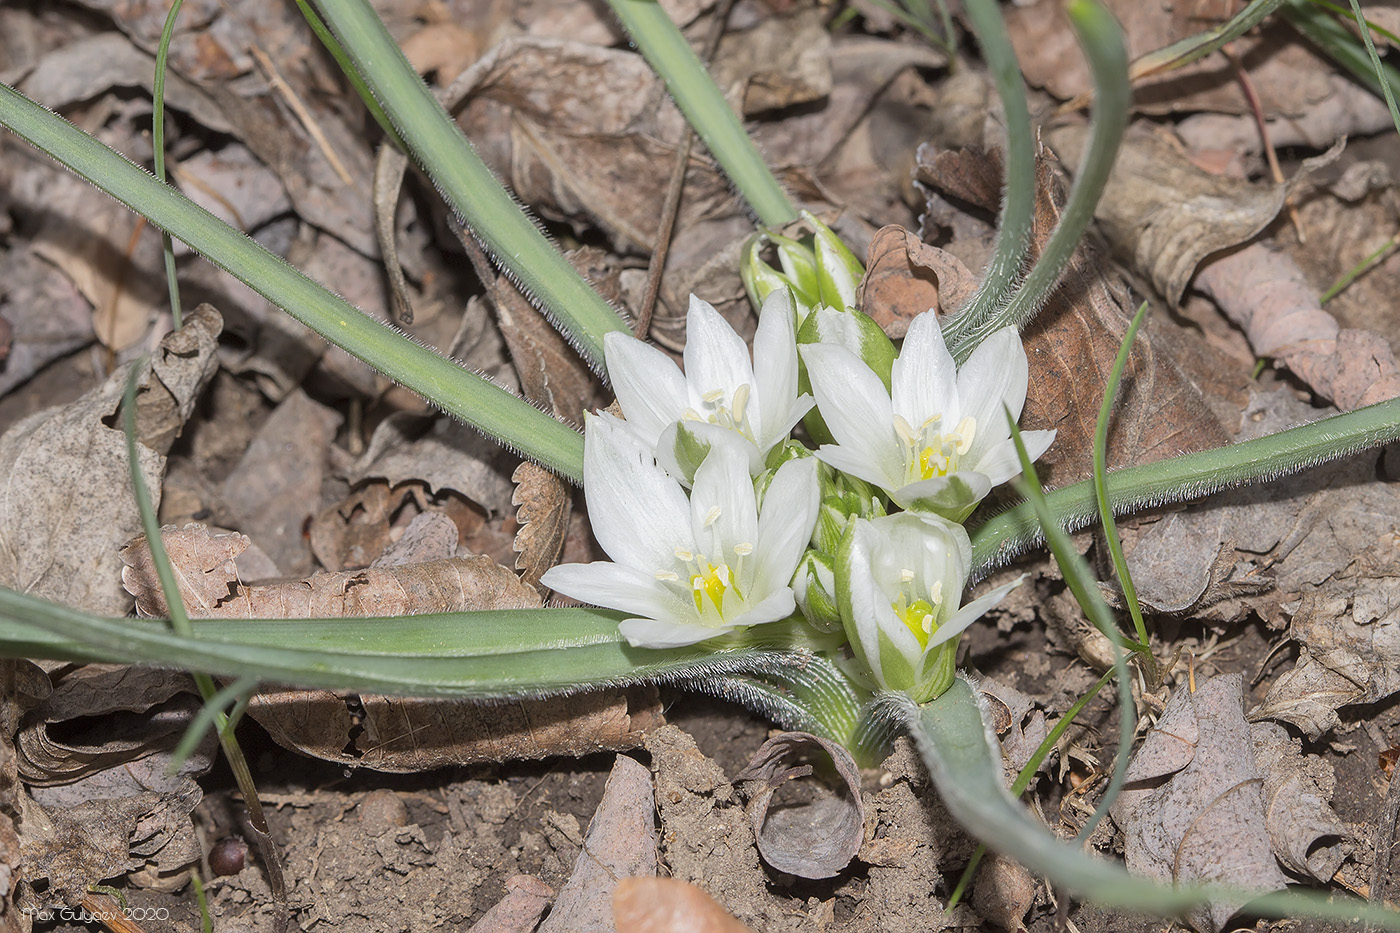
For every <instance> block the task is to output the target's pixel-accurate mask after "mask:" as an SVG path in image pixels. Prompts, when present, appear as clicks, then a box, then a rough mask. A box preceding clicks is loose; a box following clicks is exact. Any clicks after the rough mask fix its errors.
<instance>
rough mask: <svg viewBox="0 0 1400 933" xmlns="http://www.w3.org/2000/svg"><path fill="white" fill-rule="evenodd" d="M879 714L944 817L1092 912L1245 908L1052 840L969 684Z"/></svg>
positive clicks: (1385, 915)
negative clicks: (1007, 779) (1008, 769)
mask: <svg viewBox="0 0 1400 933" xmlns="http://www.w3.org/2000/svg"><path fill="white" fill-rule="evenodd" d="M885 709H886V710H887V711H888V714H889V715H892V716H894V717H895V718H897V719H898V720H899V721H900V722H902V723H903V724H904V725H905V726H906V727H907V728H908V729H909V734H910V735H911V736H912V737H913V739H914V742H915V744H916V745H917V746H918V748H919V752H920V754H921V755H922V757H923V759H924V763H925V764H926V765H927V766H928V770H929V775H930V776H931V777H932V778H933V783H934V786H935V787H936V788H937V789H938V794H939V796H940V797H942V798H943V803H944V805H945V806H946V807H947V808H948V812H949V814H951V815H952V817H953V818H954V819H955V820H957V821H958V823H959V824H961V825H962V826H963V828H965V829H967V830H968V831H969V832H970V833H972V835H974V836H976V837H977V838H978V839H980V840H982V841H983V842H985V843H987V845H988V847H990V848H992V849H994V850H996V851H998V852H1001V853H1003V854H1004V855H1006V856H1007V857H1009V858H1011V859H1014V860H1015V861H1017V862H1019V863H1020V864H1022V865H1024V866H1025V867H1026V868H1029V869H1030V870H1031V871H1033V872H1035V873H1036V874H1038V875H1042V876H1043V877H1045V878H1047V879H1049V880H1050V881H1051V882H1052V883H1054V884H1055V885H1056V886H1057V887H1059V888H1063V889H1064V890H1065V891H1067V892H1069V893H1071V894H1074V895H1076V896H1079V897H1083V898H1086V899H1088V900H1090V901H1093V902H1094V903H1096V904H1102V905H1106V906H1116V907H1124V908H1128V909H1131V910H1134V911H1142V912H1145V913H1153V914H1163V915H1170V914H1176V913H1180V912H1182V911H1184V910H1186V909H1187V908H1189V907H1192V906H1194V905H1196V904H1201V903H1205V902H1206V901H1207V900H1210V899H1216V898H1236V899H1238V900H1239V901H1240V902H1244V901H1246V900H1249V897H1250V896H1251V895H1250V893H1249V892H1247V891H1240V890H1238V889H1233V888H1226V887H1224V886H1217V885H1179V886H1176V887H1172V886H1169V885H1162V884H1157V883H1155V882H1152V881H1148V880H1147V879H1144V878H1136V877H1134V876H1132V875H1129V874H1128V873H1127V872H1126V871H1124V870H1123V868H1122V867H1121V866H1120V865H1116V864H1112V863H1109V862H1106V861H1103V860H1101V859H1098V858H1095V857H1093V856H1091V855H1089V854H1087V853H1085V852H1084V851H1082V850H1080V849H1079V848H1077V847H1075V846H1071V845H1067V844H1065V843H1064V842H1061V841H1060V840H1059V839H1057V838H1055V837H1054V836H1053V835H1051V834H1050V832H1049V831H1048V830H1047V829H1046V828H1045V827H1044V826H1043V825H1041V824H1040V823H1037V822H1036V821H1035V820H1033V819H1031V818H1030V817H1029V816H1028V815H1027V814H1026V811H1025V810H1024V809H1022V807H1021V806H1020V804H1018V803H1017V802H1016V801H1015V800H1014V799H1013V798H1012V797H1011V795H1010V794H1008V793H1007V792H1006V785H1005V784H1003V783H1002V762H1001V750H1000V748H999V747H997V746H995V744H994V742H993V741H992V739H991V738H990V736H988V734H987V728H986V726H984V725H983V723H982V714H981V710H980V709H979V708H978V705H977V695H976V692H975V691H974V690H973V689H972V687H971V686H970V685H969V684H968V683H967V681H965V680H961V679H960V680H958V681H957V682H955V683H954V684H953V687H952V689H950V690H948V692H946V693H944V694H943V695H942V696H940V697H938V698H937V699H936V700H934V701H933V702H931V703H926V704H924V706H922V707H919V706H916V705H915V704H914V703H913V702H912V701H911V700H910V699H909V698H908V697H905V696H902V695H889V696H887V697H886V698H885ZM1249 909H1250V911H1251V912H1253V913H1258V914H1261V915H1263V916H1292V915H1295V914H1302V915H1309V916H1314V917H1327V918H1333V919H1338V920H1346V921H1353V922H1355V921H1358V920H1361V919H1366V920H1369V921H1370V922H1372V923H1375V924H1377V925H1379V926H1382V927H1384V928H1385V929H1389V930H1400V914H1397V913H1395V912H1393V911H1389V910H1385V909H1383V908H1380V907H1373V906H1371V905H1370V904H1367V903H1366V902H1364V901H1360V900H1354V899H1350V898H1348V899H1346V900H1339V901H1330V900H1326V899H1324V898H1323V897H1322V896H1320V895H1311V896H1310V895H1309V894H1308V893H1304V892H1297V893H1292V892H1289V893H1277V894H1267V895H1264V896H1262V897H1257V898H1255V899H1254V900H1250V901H1249Z"/></svg>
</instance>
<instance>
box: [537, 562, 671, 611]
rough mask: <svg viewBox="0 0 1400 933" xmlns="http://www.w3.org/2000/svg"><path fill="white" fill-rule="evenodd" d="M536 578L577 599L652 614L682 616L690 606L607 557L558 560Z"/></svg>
mask: <svg viewBox="0 0 1400 933" xmlns="http://www.w3.org/2000/svg"><path fill="white" fill-rule="evenodd" d="M540 582H541V583H543V584H544V585H545V586H547V587H549V588H550V589H552V590H555V591H556V592H559V593H563V594H564V595H565V596H572V597H573V598H574V599H577V600H579V601H580V602H585V603H589V604H590V605H594V606H602V607H603V608H605V609H616V610H617V611H619V612H635V613H638V614H640V615H645V616H650V617H652V618H661V619H672V620H676V619H685V618H687V615H686V610H687V608H689V609H692V610H693V609H694V605H693V604H687V603H686V601H685V600H684V599H682V598H681V597H680V596H678V595H677V594H676V593H675V592H674V591H672V590H670V589H667V588H666V587H665V586H664V585H663V584H662V583H661V582H660V581H659V580H657V579H656V578H655V577H654V576H652V575H651V574H649V573H646V572H645V571H642V570H637V569H635V568H633V567H624V566H622V565H621V564H614V563H611V562H609V561H594V562H593V563H591V564H560V565H559V566H557V567H551V568H549V570H547V571H545V573H544V576H542V577H540ZM692 615H693V613H692Z"/></svg>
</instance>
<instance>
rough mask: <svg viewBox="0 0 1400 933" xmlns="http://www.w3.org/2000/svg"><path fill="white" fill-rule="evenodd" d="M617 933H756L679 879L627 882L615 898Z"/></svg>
mask: <svg viewBox="0 0 1400 933" xmlns="http://www.w3.org/2000/svg"><path fill="white" fill-rule="evenodd" d="M613 922H614V923H615V924H616V925H617V933H753V931H752V929H751V928H750V927H747V926H744V924H742V923H740V922H739V921H738V920H736V919H735V918H734V915H733V914H731V913H730V912H729V911H727V910H725V909H724V908H723V907H721V906H720V905H719V903H718V902H717V901H716V900H715V899H714V898H713V897H710V895H708V894H706V893H705V892H704V891H702V890H701V889H700V888H697V887H696V886H695V885H693V884H688V883H687V882H684V881H679V880H677V879H675V878H623V879H622V880H621V881H619V882H618V884H617V890H616V892H614V894H613Z"/></svg>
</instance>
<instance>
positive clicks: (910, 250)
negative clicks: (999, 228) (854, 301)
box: [860, 224, 977, 339]
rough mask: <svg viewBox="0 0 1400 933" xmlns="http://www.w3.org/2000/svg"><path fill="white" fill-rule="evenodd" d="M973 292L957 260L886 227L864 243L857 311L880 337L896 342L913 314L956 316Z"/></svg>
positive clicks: (968, 274) (970, 276) (905, 232)
mask: <svg viewBox="0 0 1400 933" xmlns="http://www.w3.org/2000/svg"><path fill="white" fill-rule="evenodd" d="M976 290H977V277H976V276H974V275H973V274H972V272H971V271H970V270H969V269H968V268H967V266H965V265H963V264H962V261H961V260H959V259H958V258H957V257H955V256H953V255H952V254H951V253H948V252H945V251H944V250H941V249H939V248H938V247H936V246H929V245H927V244H925V243H923V242H921V241H920V240H919V238H918V237H917V236H915V235H914V234H913V233H912V232H911V231H909V230H906V229H904V228H903V227H901V226H899V225H897V224H891V225H890V226H887V227H881V228H880V230H879V232H877V233H876V234H875V238H874V239H873V240H871V241H870V252H869V255H868V256H867V257H866V264H865V279H864V280H863V281H862V283H861V292H860V308H861V310H862V311H864V312H865V313H866V314H868V315H870V317H871V318H873V319H874V321H875V323H876V324H879V325H880V327H881V328H883V329H884V331H885V333H886V334H888V335H889V336H890V337H892V338H894V339H899V338H901V337H903V336H904V333H905V331H907V330H908V329H909V322H910V321H911V320H913V319H914V317H916V316H917V315H920V314H923V313H924V312H925V311H929V310H937V311H941V312H943V313H944V314H947V313H949V312H952V311H956V310H958V309H959V308H961V307H962V306H963V305H964V304H966V303H967V301H968V299H969V298H971V297H972V294H973V292H975V291H976Z"/></svg>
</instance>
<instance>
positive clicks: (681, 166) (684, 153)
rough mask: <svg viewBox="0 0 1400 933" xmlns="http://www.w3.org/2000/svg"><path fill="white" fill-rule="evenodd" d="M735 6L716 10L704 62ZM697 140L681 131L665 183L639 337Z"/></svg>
mask: <svg viewBox="0 0 1400 933" xmlns="http://www.w3.org/2000/svg"><path fill="white" fill-rule="evenodd" d="M733 8H734V0H723V2H722V3H721V4H720V6H719V8H718V9H717V10H715V19H714V22H713V23H712V24H711V26H710V34H709V36H707V37H706V39H705V52H704V57H703V61H704V62H705V64H706V65H708V64H710V62H711V61H712V60H713V59H714V57H715V52H716V51H717V50H718V49H719V42H720V39H721V38H723V37H724V26H725V23H726V22H727V21H728V20H729V11H730V10H732V9H733ZM694 142H695V131H694V130H692V129H691V128H690V124H689V123H687V124H686V125H685V129H683V130H682V131H681V139H680V143H679V145H678V146H677V147H676V167H675V168H674V169H672V170H671V181H670V183H669V184H668V185H667V186H666V200H665V201H664V202H663V206H662V208H661V223H660V224H658V225H657V230H656V246H655V247H654V248H653V249H652V251H651V260H650V261H649V262H648V263H647V287H646V291H644V292H643V293H642V303H641V306H640V307H639V308H638V309H637V322H636V324H635V325H633V328H632V332H633V333H634V334H635V335H636V336H637V339H639V340H645V339H647V332H648V331H650V330H651V318H652V314H653V313H654V312H655V310H656V300H657V297H658V296H659V295H660V294H661V272H662V269H664V268H665V266H666V258H667V256H669V255H670V253H671V238H672V237H673V236H674V235H675V232H676V217H677V215H678V214H680V207H681V194H682V193H683V192H684V190H685V173H686V169H687V168H689V167H690V150H691V147H692V145H694Z"/></svg>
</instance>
